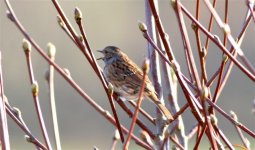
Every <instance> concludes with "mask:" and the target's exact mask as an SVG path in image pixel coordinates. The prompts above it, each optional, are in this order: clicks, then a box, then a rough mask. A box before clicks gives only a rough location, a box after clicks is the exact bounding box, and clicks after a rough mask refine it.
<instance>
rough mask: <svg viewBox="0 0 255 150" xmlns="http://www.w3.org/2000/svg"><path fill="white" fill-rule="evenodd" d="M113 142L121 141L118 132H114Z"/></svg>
mask: <svg viewBox="0 0 255 150" xmlns="http://www.w3.org/2000/svg"><path fill="white" fill-rule="evenodd" d="M113 140H120V133H119V131H118V130H115V131H114V134H113Z"/></svg>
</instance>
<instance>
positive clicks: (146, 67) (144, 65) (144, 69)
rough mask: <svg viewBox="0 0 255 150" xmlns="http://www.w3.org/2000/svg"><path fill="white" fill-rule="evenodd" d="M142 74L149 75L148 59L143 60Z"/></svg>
mask: <svg viewBox="0 0 255 150" xmlns="http://www.w3.org/2000/svg"><path fill="white" fill-rule="evenodd" d="M142 68H143V72H144V73H145V74H148V73H149V70H150V60H149V59H147V58H146V59H145V60H144V63H143V67H142Z"/></svg>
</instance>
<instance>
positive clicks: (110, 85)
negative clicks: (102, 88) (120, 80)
mask: <svg viewBox="0 0 255 150" xmlns="http://www.w3.org/2000/svg"><path fill="white" fill-rule="evenodd" d="M113 90H114V87H113V85H112V84H111V83H109V84H108V94H110V95H112V94H113Z"/></svg>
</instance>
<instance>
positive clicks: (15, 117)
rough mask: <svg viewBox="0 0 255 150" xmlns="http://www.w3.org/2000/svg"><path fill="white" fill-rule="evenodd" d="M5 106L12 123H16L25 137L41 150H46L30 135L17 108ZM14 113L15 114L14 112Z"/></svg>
mask: <svg viewBox="0 0 255 150" xmlns="http://www.w3.org/2000/svg"><path fill="white" fill-rule="evenodd" d="M5 105H6V112H7V114H8V115H9V116H10V117H11V118H12V120H13V121H14V122H16V123H17V125H18V126H19V127H20V129H21V130H23V131H24V132H25V134H26V135H28V136H29V137H30V139H32V140H31V142H32V143H33V144H34V145H35V146H37V147H40V148H41V149H43V150H47V148H46V147H45V146H44V145H43V144H42V143H41V142H40V141H39V140H38V139H37V138H35V137H34V136H33V135H32V133H31V132H30V131H29V129H28V128H27V126H26V124H25V122H24V121H23V119H22V116H21V112H20V111H19V110H18V109H17V108H15V109H14V108H12V107H11V106H10V105H9V104H7V103H5ZM14 111H15V112H14Z"/></svg>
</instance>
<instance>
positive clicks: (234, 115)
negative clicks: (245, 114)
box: [230, 110, 238, 121]
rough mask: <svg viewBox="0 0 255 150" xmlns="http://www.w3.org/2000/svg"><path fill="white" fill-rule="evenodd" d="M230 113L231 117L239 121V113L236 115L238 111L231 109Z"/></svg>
mask: <svg viewBox="0 0 255 150" xmlns="http://www.w3.org/2000/svg"><path fill="white" fill-rule="evenodd" d="M230 115H231V117H232V118H233V119H234V120H235V121H238V118H237V115H236V113H235V112H234V111H232V110H231V111H230Z"/></svg>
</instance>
